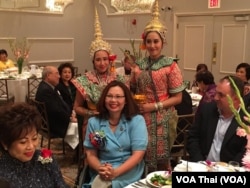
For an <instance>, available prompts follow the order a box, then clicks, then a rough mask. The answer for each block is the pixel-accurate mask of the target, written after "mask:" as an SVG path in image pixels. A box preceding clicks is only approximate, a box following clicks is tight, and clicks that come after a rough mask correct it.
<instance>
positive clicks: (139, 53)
mask: <svg viewBox="0 0 250 188" xmlns="http://www.w3.org/2000/svg"><path fill="white" fill-rule="evenodd" d="M143 37H144V35H142V39H143ZM129 42H130V45H131V48H132V52H133V55H134V56H135V58H136V60H140V59H142V58H144V57H145V56H146V53H147V52H145V54H144V55H143V54H142V51H143V50H145V49H146V47H145V45H144V44H143V42H140V43H139V49H138V51H137V49H136V47H135V40H134V39H130V40H129ZM120 50H121V51H122V52H123V54H124V55H125V56H128V57H130V55H131V54H130V51H129V50H128V49H125V50H124V49H122V48H120Z"/></svg>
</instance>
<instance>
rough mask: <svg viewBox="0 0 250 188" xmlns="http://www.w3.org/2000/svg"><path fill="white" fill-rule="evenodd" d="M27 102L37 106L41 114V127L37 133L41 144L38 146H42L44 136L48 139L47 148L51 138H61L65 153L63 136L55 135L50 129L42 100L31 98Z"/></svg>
mask: <svg viewBox="0 0 250 188" xmlns="http://www.w3.org/2000/svg"><path fill="white" fill-rule="evenodd" d="M29 104H31V105H33V106H35V107H36V108H37V110H38V111H39V113H40V115H41V119H42V126H41V129H40V131H39V134H40V135H41V145H40V146H41V147H43V140H44V138H46V139H47V140H48V147H47V148H48V149H50V145H51V140H52V139H57V138H61V139H62V147H63V148H62V149H63V154H65V142H64V137H58V136H55V135H53V134H52V133H51V131H50V127H49V121H48V115H47V110H46V106H45V103H44V102H39V101H37V100H35V99H32V98H31V99H30V100H29Z"/></svg>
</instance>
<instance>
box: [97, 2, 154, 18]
mask: <svg viewBox="0 0 250 188" xmlns="http://www.w3.org/2000/svg"><path fill="white" fill-rule="evenodd" d="M122 1H125V0H122ZM99 4H100V5H102V6H103V7H104V9H105V12H106V15H107V16H121V15H131V14H133V15H140V14H151V11H150V9H149V10H143V11H136V10H135V11H119V10H118V9H117V8H116V7H114V6H112V5H111V0H108V1H107V0H99Z"/></svg>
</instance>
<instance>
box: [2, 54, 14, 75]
mask: <svg viewBox="0 0 250 188" xmlns="http://www.w3.org/2000/svg"><path fill="white" fill-rule="evenodd" d="M10 67H15V65H14V63H13V61H12V60H11V59H8V53H7V51H6V50H5V49H1V50H0V71H3V70H4V69H7V68H10Z"/></svg>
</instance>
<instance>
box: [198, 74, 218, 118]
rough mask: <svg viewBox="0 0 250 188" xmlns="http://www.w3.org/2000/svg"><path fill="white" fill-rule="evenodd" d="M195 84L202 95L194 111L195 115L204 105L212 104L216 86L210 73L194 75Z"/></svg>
mask: <svg viewBox="0 0 250 188" xmlns="http://www.w3.org/2000/svg"><path fill="white" fill-rule="evenodd" d="M195 80H196V83H197V84H198V87H199V91H201V92H202V93H203V96H202V98H201V100H200V102H199V105H198V107H197V110H196V114H197V113H199V109H200V107H201V106H202V105H203V104H204V103H208V102H212V101H213V100H214V96H215V93H216V84H215V82H214V76H213V74H212V73H211V72H210V71H199V72H198V73H196V75H195Z"/></svg>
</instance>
